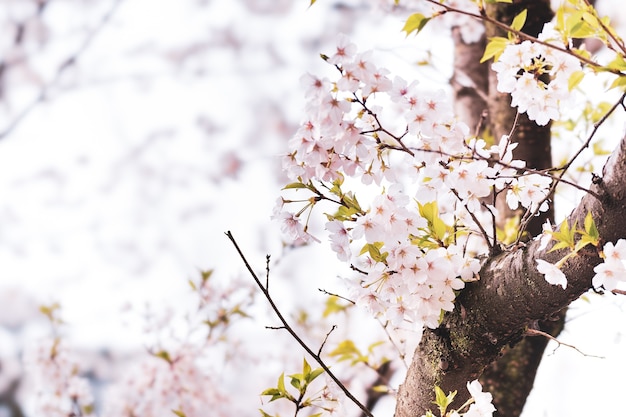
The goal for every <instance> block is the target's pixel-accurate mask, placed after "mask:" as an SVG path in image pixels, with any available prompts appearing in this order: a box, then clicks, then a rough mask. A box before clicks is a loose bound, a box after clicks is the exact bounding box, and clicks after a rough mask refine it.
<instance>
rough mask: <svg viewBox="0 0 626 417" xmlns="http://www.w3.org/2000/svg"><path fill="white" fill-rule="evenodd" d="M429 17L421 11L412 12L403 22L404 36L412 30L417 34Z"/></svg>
mask: <svg viewBox="0 0 626 417" xmlns="http://www.w3.org/2000/svg"><path fill="white" fill-rule="evenodd" d="M430 19H431V18H430V17H426V16H424V15H423V14H421V13H413V14H412V15H411V16H409V18H408V19H407V20H406V23H404V27H403V28H402V31H403V32H406V36H409V35H410V34H411V33H412V32H415V34H416V35H417V34H418V33H419V32H420V31H421V30H422V29H423V28H424V26H426V23H428V21H429V20H430Z"/></svg>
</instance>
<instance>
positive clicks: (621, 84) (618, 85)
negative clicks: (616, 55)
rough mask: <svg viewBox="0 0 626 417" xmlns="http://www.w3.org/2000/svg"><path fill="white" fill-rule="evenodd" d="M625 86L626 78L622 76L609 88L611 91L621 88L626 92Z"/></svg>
mask: <svg viewBox="0 0 626 417" xmlns="http://www.w3.org/2000/svg"><path fill="white" fill-rule="evenodd" d="M625 86H626V77H625V76H623V75H620V76H618V77H617V78H616V79H615V80H614V81H613V83H612V84H611V86H610V87H609V90H611V89H613V88H621V89H622V90H624V87H625Z"/></svg>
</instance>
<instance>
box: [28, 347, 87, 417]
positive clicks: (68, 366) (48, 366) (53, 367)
mask: <svg viewBox="0 0 626 417" xmlns="http://www.w3.org/2000/svg"><path fill="white" fill-rule="evenodd" d="M24 364H25V367H26V374H27V375H28V382H29V383H28V384H27V385H28V386H29V389H28V390H27V394H26V395H27V396H28V397H29V399H30V401H28V403H30V404H32V405H33V407H34V409H33V410H32V414H33V415H40V416H50V417H67V416H71V415H81V416H84V417H90V416H93V415H94V414H93V412H94V406H93V395H92V393H91V387H90V385H89V381H88V379H87V378H85V377H84V376H82V375H81V374H80V373H79V371H80V368H79V364H78V361H77V360H76V358H75V357H74V356H73V355H72V353H71V352H70V350H69V348H68V347H67V346H66V345H65V344H64V342H63V341H62V340H61V339H58V338H48V339H44V340H41V341H40V342H38V343H34V344H32V345H31V346H30V347H29V349H27V350H26V351H25V353H24Z"/></svg>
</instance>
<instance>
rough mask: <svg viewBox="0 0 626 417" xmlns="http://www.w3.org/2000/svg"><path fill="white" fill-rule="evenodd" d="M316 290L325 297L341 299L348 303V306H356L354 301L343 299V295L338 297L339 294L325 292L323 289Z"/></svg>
mask: <svg viewBox="0 0 626 417" xmlns="http://www.w3.org/2000/svg"><path fill="white" fill-rule="evenodd" d="M317 290H318V291H320V292H323V293H324V294H326V295H330V296H331V297H337V298H341V299H342V300H344V301H347V302H349V303H350V304H352V305H354V304H356V303H355V302H354V301H352V300H351V299H349V298H346V297H344V296H343V295H339V294H335V293H332V292H329V291H326V290H325V289H323V288H318V289H317Z"/></svg>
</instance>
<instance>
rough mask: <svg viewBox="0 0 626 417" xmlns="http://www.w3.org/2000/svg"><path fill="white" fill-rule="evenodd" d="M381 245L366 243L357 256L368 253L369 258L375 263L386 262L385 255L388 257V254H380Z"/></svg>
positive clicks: (381, 243)
mask: <svg viewBox="0 0 626 417" xmlns="http://www.w3.org/2000/svg"><path fill="white" fill-rule="evenodd" d="M383 245H384V243H383V242H374V243H366V244H365V245H363V248H362V249H361V252H360V253H359V255H363V254H364V253H366V252H368V253H369V255H370V258H372V259H373V260H375V261H376V262H382V263H384V262H385V261H386V260H387V255H389V252H383V253H381V252H380V249H381V248H382V247H383Z"/></svg>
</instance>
